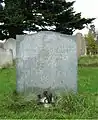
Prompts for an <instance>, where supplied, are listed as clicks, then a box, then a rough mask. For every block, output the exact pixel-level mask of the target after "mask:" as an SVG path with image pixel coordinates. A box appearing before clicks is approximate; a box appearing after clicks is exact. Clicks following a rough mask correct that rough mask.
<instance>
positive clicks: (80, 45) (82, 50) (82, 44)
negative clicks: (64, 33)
mask: <svg viewBox="0 0 98 120" xmlns="http://www.w3.org/2000/svg"><path fill="white" fill-rule="evenodd" d="M76 38H77V39H76V44H77V57H80V56H83V55H86V41H85V39H84V37H83V35H82V34H81V33H77V34H76Z"/></svg>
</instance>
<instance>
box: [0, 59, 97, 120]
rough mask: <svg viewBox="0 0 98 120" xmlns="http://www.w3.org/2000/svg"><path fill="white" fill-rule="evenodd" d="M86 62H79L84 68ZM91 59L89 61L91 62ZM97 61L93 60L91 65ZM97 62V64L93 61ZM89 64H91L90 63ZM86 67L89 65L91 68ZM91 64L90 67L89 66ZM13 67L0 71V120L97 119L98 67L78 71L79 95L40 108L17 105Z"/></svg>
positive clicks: (83, 60) (34, 104)
mask: <svg viewBox="0 0 98 120" xmlns="http://www.w3.org/2000/svg"><path fill="white" fill-rule="evenodd" d="M87 59H88V58H81V59H80V61H79V63H82V65H83V64H85V61H86V60H87ZM90 59H92V58H90ZM95 59H96V58H93V60H89V61H93V64H95V63H94V60H95ZM95 61H96V62H98V61H97V60H95ZM90 63H91V62H90ZM90 63H89V64H90ZM91 64H92V63H91ZM15 79H16V72H15V67H12V68H7V69H2V70H0V118H7V119H11V118H13V119H14V118H21V119H23V118H24V119H28V118H29V119H31V118H32V119H34V118H35V119H47V118H48V119H49V118H50V119H62V118H63V119H64V118H71V119H72V118H86V119H87V118H91V119H98V66H97V65H96V67H91V66H85V67H80V66H79V68H78V94H77V95H71V94H70V95H67V96H66V95H64V96H62V98H61V99H60V101H58V103H57V104H56V106H55V107H51V108H48V109H46V108H43V107H39V106H37V105H36V103H35V102H34V101H31V102H24V101H22V102H20V101H19V98H18V96H17V95H15V94H13V91H14V90H15V87H16V85H15Z"/></svg>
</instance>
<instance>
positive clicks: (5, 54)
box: [0, 48, 13, 68]
mask: <svg viewBox="0 0 98 120" xmlns="http://www.w3.org/2000/svg"><path fill="white" fill-rule="evenodd" d="M12 57H13V56H12V51H11V50H5V49H3V48H0V68H3V67H7V66H8V65H12V64H13V58H12Z"/></svg>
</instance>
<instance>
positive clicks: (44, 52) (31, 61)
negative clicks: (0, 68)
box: [16, 31, 77, 95]
mask: <svg viewBox="0 0 98 120" xmlns="http://www.w3.org/2000/svg"><path fill="white" fill-rule="evenodd" d="M76 50H77V48H76V36H67V35H64V34H60V33H56V32H49V31H44V32H39V33H36V34H33V35H17V39H16V56H17V58H16V71H17V92H19V93H25V94H29V93H34V94H35V95H36V94H39V93H41V92H42V91H43V90H46V89H49V90H52V91H55V92H57V93H59V92H61V91H63V92H64V91H66V90H69V91H70V90H73V91H74V92H77V51H76Z"/></svg>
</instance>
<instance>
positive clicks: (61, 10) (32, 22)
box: [0, 0, 94, 37]
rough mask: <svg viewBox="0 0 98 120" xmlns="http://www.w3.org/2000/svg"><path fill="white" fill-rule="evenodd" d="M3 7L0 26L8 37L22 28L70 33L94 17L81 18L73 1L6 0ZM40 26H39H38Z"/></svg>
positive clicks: (19, 31) (20, 32)
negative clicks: (51, 27)
mask: <svg viewBox="0 0 98 120" xmlns="http://www.w3.org/2000/svg"><path fill="white" fill-rule="evenodd" d="M5 4H6V5H5V9H4V10H2V11H0V18H1V19H0V22H4V25H2V26H0V28H1V29H2V30H5V31H6V32H8V33H9V36H10V37H15V36H16V34H22V33H23V30H26V29H28V30H36V31H39V30H48V28H47V27H46V26H55V29H51V30H53V31H56V32H61V33H64V34H68V35H72V34H73V32H74V31H75V30H76V29H80V30H81V29H83V28H84V27H85V25H87V24H89V23H91V22H92V21H93V20H94V18H91V19H89V18H88V19H86V18H81V13H76V12H75V11H74V9H73V4H74V1H73V2H66V1H65V0H6V1H5ZM39 27H40V28H39Z"/></svg>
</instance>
